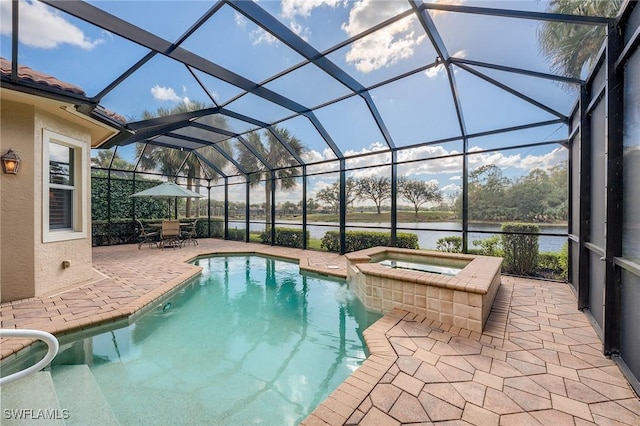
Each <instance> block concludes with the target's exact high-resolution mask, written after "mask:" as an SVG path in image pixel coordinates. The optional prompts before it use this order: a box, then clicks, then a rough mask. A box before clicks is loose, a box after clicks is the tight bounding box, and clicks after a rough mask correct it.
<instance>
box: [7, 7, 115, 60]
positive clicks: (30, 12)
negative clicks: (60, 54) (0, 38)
mask: <svg viewBox="0 0 640 426" xmlns="http://www.w3.org/2000/svg"><path fill="white" fill-rule="evenodd" d="M19 16H20V22H19V25H20V42H21V43H23V44H25V45H27V46H29V47H35V48H40V49H54V48H57V47H59V46H60V45H62V44H69V45H72V46H76V47H80V48H81V49H84V50H92V49H93V48H95V47H96V46H97V45H99V44H101V43H103V42H104V40H102V39H97V40H93V41H92V40H90V39H89V38H87V36H86V35H85V34H84V32H83V31H82V30H81V29H80V28H78V27H76V26H75V25H73V24H71V23H70V22H68V21H67V20H65V19H64V18H63V17H62V16H61V15H60V13H59V12H57V11H54V10H53V9H51V8H49V7H48V6H46V5H45V4H43V3H40V2H26V1H25V0H21V1H20V14H19ZM0 34H2V35H7V36H10V35H11V2H10V1H0Z"/></svg>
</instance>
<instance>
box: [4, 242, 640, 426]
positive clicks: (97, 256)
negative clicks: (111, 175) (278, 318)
mask: <svg viewBox="0 0 640 426" xmlns="http://www.w3.org/2000/svg"><path fill="white" fill-rule="evenodd" d="M199 242H200V245H199V246H198V247H189V248H183V249H176V250H164V251H163V252H161V251H159V250H153V249H148V250H137V249H136V246H134V247H133V249H132V248H131V247H128V246H112V247H105V248H95V249H94V257H93V259H94V267H95V268H96V271H97V272H98V273H99V272H100V271H102V272H105V271H106V272H107V273H106V274H105V275H104V276H103V277H102V278H99V279H97V280H95V281H92V283H88V284H83V285H81V286H79V288H78V289H66V290H65V291H64V292H65V293H66V292H69V293H74V292H75V293H83V294H85V296H83V297H86V298H94V300H97V299H95V298H96V297H97V296H96V294H97V293H99V291H102V292H103V293H108V292H109V290H110V291H112V292H113V291H116V289H117V290H120V289H121V288H124V289H128V288H131V287H132V286H133V288H134V289H137V290H138V291H141V290H140V289H138V288H137V286H138V285H139V286H141V287H144V285H146V286H147V287H149V288H151V287H150V286H153V288H152V290H149V291H143V292H139V293H136V297H135V300H130V301H129V302H127V303H121V304H119V305H117V304H115V303H114V304H113V305H114V306H115V307H114V306H108V307H107V308H108V309H109V311H107V310H106V309H105V312H101V311H100V309H99V308H94V311H93V313H92V314H90V315H89V316H83V314H80V315H78V316H77V317H74V316H73V315H71V314H70V313H68V312H65V311H63V308H62V307H61V306H57V305H55V304H54V303H53V302H52V299H56V298H57V299H60V297H57V296H56V295H51V296H43V297H41V298H32V299H28V300H24V301H20V302H16V303H9V304H6V303H5V304H2V305H0V319H1V320H2V327H3V328H11V327H21V326H24V325H26V326H29V328H39V329H45V330H59V331H58V332H54V334H56V335H60V334H61V333H64V330H69V329H71V328H75V329H76V330H80V329H82V328H83V327H82V324H85V326H84V327H85V328H87V327H91V326H92V324H96V323H97V324H103V325H104V324H107V325H108V324H112V323H116V322H117V321H122V318H123V317H124V318H125V321H128V319H129V317H131V316H132V315H141V314H142V313H141V312H140V311H141V310H142V309H143V308H144V307H146V306H151V307H153V306H157V305H155V303H157V301H158V300H161V299H159V297H160V296H162V295H165V294H167V293H168V292H171V291H176V289H179V288H180V287H181V284H183V283H185V282H187V281H188V280H189V279H190V278H191V277H193V276H194V275H196V274H197V273H198V272H199V270H200V269H199V268H198V267H197V266H195V265H192V264H188V263H185V262H188V261H189V260H193V259H195V258H197V257H198V256H202V255H209V254H212V255H216V254H243V253H246V254H257V255H266V256H272V257H278V258H283V259H288V260H293V261H296V260H297V261H298V262H299V267H300V269H301V271H302V270H304V271H308V272H314V273H319V274H322V275H327V276H335V277H338V278H345V276H346V259H345V257H344V256H340V255H337V254H331V253H323V252H313V251H311V252H310V251H303V250H299V249H290V248H282V247H273V246H262V245H260V244H251V243H235V242H231V241H221V240H213V239H212V240H210V241H209V240H208V239H205V240H199ZM145 260H147V261H146V262H145ZM145 263H149V265H145ZM140 265H141V266H140ZM145 268H146V269H145ZM132 270H133V272H132ZM153 274H155V275H153ZM167 274H169V275H167ZM107 275H110V276H107ZM96 283H97V284H96ZM132 283H133V284H132ZM516 284H517V285H516ZM520 287H522V288H523V289H522V290H517V289H518V288H520ZM568 288H569V286H567V285H566V284H559V283H550V282H545V281H540V280H527V279H519V278H518V279H515V278H513V277H506V279H505V280H503V282H502V284H501V285H500V289H499V290H498V295H497V296H496V301H495V302H494V305H493V309H492V311H491V315H490V318H489V321H488V326H487V327H486V328H485V330H483V332H482V333H478V332H472V331H470V330H467V329H462V328H460V327H456V326H451V325H448V324H444V323H439V322H437V321H432V320H429V319H427V318H425V317H422V316H419V315H416V314H412V313H408V312H405V311H403V310H399V309H396V310H394V311H392V312H390V313H389V314H387V315H385V316H384V317H383V318H381V319H380V320H378V321H377V322H376V323H374V324H373V325H372V326H370V327H369V328H367V329H366V330H365V331H364V333H363V334H364V339H365V342H366V344H367V347H368V349H369V351H370V356H369V357H368V358H367V359H366V360H365V361H364V362H363V363H362V365H361V366H360V367H359V368H357V369H356V370H355V371H354V372H353V373H352V374H351V375H350V376H349V377H348V378H347V379H346V380H345V381H344V382H343V383H342V384H341V385H340V386H338V388H336V390H334V391H333V392H332V393H331V394H330V395H329V397H327V398H326V399H325V400H324V401H323V402H321V403H320V405H319V406H318V407H316V409H315V410H314V411H313V412H312V413H310V414H309V416H307V417H306V418H305V419H304V420H303V421H302V424H305V425H312V424H322V425H325V424H336V425H337V424H359V423H362V424H366V423H367V422H368V423H369V424H397V420H395V419H393V418H392V417H390V416H388V415H387V414H389V415H395V414H394V413H390V412H389V408H390V405H389V406H388V407H386V408H385V407H383V406H380V405H379V402H380V401H379V400H378V401H376V398H374V396H376V395H377V397H378V398H379V397H380V395H381V394H380V389H381V388H383V389H388V386H395V388H396V390H397V389H402V392H403V396H404V395H405V394H406V392H409V393H412V392H413V393H414V395H415V389H414V384H415V383H416V380H418V379H419V378H418V376H417V375H416V377H412V376H413V375H414V373H413V372H411V371H409V370H407V369H406V368H405V367H406V365H407V364H406V362H407V361H408V360H409V358H416V359H417V360H418V361H422V362H423V364H422V365H423V366H425V367H428V368H431V367H434V365H435V362H436V360H437V359H438V357H442V356H444V355H446V353H445V352H441V351H433V352H432V351H430V350H429V349H428V348H426V349H422V347H419V348H418V349H417V350H416V349H415V348H413V349H411V350H409V349H407V348H408V346H402V345H405V343H401V342H400V340H402V341H407V342H409V341H410V340H411V338H412V337H411V336H416V338H417V339H418V340H421V341H423V342H424V341H425V340H429V339H430V340H432V343H433V342H435V345H436V347H434V349H438V348H439V349H442V348H446V346H442V345H445V344H446V343H444V340H446V339H453V340H455V339H458V340H457V341H456V344H460V342H462V341H463V340H464V342H466V343H467V344H470V345H474V346H477V348H476V349H477V350H478V351H480V350H481V353H482V355H473V356H481V357H484V358H485V359H490V358H493V362H494V364H496V363H499V364H498V365H497V366H498V367H500V369H498V371H494V369H493V368H492V369H491V371H488V370H487V371H486V372H485V371H480V370H476V373H475V374H474V375H473V378H472V380H471V381H469V382H462V383H461V384H466V385H473V386H485V385H487V386H488V387H491V386H492V385H495V383H494V382H500V384H501V383H504V385H505V389H506V384H507V382H508V381H510V382H513V383H512V384H516V381H517V380H520V378H511V379H510V378H502V377H501V376H500V374H501V371H500V370H501V369H503V368H504V367H506V364H505V363H504V362H505V358H506V361H508V362H509V361H511V359H510V354H516V353H524V354H532V352H530V351H528V350H527V349H526V348H528V347H529V346H530V345H535V343H533V342H531V341H530V340H527V339H531V338H533V335H531V336H532V337H528V338H525V337H526V335H528V332H526V331H521V330H519V329H518V327H523V326H526V327H527V328H528V329H533V330H537V331H532V332H531V333H537V334H536V337H535V339H537V340H543V341H544V342H543V343H544V344H543V343H539V344H538V347H544V349H540V350H543V351H547V352H549V351H552V352H553V353H555V354H556V357H557V356H558V355H557V354H561V355H563V354H564V356H565V357H568V356H571V359H572V360H574V361H575V362H578V361H580V360H583V359H584V360H591V361H592V362H593V364H592V365H593V366H594V367H591V366H589V368H587V367H586V366H585V367H580V366H577V367H575V366H574V365H572V364H568V365H566V364H565V363H564V362H562V357H561V360H560V364H562V365H558V364H559V363H558V361H557V360H556V361H553V362H552V361H550V360H548V361H545V362H543V364H544V365H546V366H547V368H548V370H547V376H553V377H556V378H557V380H562V379H563V378H564V380H565V381H566V380H571V382H572V383H578V384H579V383H580V382H578V381H577V380H581V381H583V382H587V384H589V383H590V382H589V380H591V381H592V382H593V381H594V379H593V377H596V376H594V375H596V374H598V376H597V377H596V378H597V379H602V378H605V379H606V380H609V381H615V383H616V384H617V385H618V386H616V392H623V393H622V394H619V395H618V394H616V395H613V396H608V397H607V398H606V400H605V402H602V403H599V402H596V403H591V404H585V403H584V402H580V401H579V400H576V399H571V398H567V395H566V393H565V394H564V395H556V394H553V393H552V395H551V398H550V399H549V398H547V404H549V406H553V407H552V408H553V410H543V411H535V410H534V411H528V410H526V409H524V410H523V412H518V413H514V414H501V415H496V414H494V413H495V408H493V409H492V407H491V406H484V407H482V405H483V404H482V403H481V402H480V403H479V406H477V405H474V404H475V403H474V402H473V401H471V400H469V401H467V403H466V405H465V408H464V412H462V411H461V412H460V413H459V417H458V418H459V419H461V420H465V421H467V422H471V423H475V424H484V423H477V422H475V421H474V420H477V419H484V418H485V417H478V416H480V415H482V416H489V417H491V419H495V420H496V423H495V424H496V425H497V424H498V422H497V418H498V417H499V419H500V423H502V421H503V420H504V421H505V424H508V423H509V421H512V422H516V423H513V424H522V422H525V421H534V420H535V419H534V417H536V416H537V415H538V414H540V415H543V414H544V415H545V416H550V415H564V416H567V415H572V416H574V418H576V419H577V418H578V417H580V413H578V416H577V417H576V413H575V412H574V409H575V408H581V409H584V410H585V411H584V412H585V413H586V414H585V415H587V417H590V416H591V413H592V412H593V413H594V417H595V415H596V411H597V415H598V416H603V415H605V417H607V416H608V417H611V418H614V417H615V415H620V413H622V411H624V410H625V409H626V410H627V411H624V412H625V413H626V414H627V415H629V410H633V415H635V416H636V417H634V418H636V419H640V400H638V398H637V396H635V395H634V394H633V392H632V390H631V389H630V386H629V385H628V382H627V381H626V380H624V378H623V376H622V375H621V374H620V373H619V369H618V367H617V365H616V363H615V362H614V361H613V360H610V359H606V358H605V357H603V356H602V342H601V340H600V339H599V338H598V336H597V335H596V333H595V332H594V329H593V326H592V325H591V324H590V323H589V321H588V320H587V319H586V316H585V314H584V313H581V312H579V311H577V309H576V307H575V297H574V295H573V293H571V291H569V290H568ZM516 292H517V294H516ZM512 293H513V296H512ZM555 296H558V297H560V296H562V297H566V300H564V299H562V297H560V299H561V300H559V301H557V302H554V303H555V304H550V303H551V300H552V298H553V297H555ZM115 297H117V296H115ZM79 299H80V298H79V297H78V298H77V299H76V301H77V300H79ZM536 299H537V302H536ZM67 300H70V298H67ZM116 300H117V299H116ZM141 301H146V305H144V306H143V307H139V308H138V309H133V308H134V306H136V305H139V303H140V302H141ZM154 302H155V303H154ZM97 304H98V302H96V305H94V306H97ZM530 306H533V307H535V306H540V307H542V309H543V311H544V312H542V314H540V315H539V316H536V317H533V319H536V318H537V319H539V320H540V321H541V323H540V324H537V323H534V322H532V321H531V320H530V319H529V318H531V315H532V314H533V313H534V312H537V311H531V310H530ZM26 308H29V309H26ZM55 309H58V310H59V312H58V314H57V316H56V315H49V312H50V311H52V310H55ZM87 309H89V308H87ZM132 309H133V311H132ZM35 311H38V312H42V313H46V314H47V316H46V318H44V317H43V316H42V315H41V317H39V318H36V317H35V315H29V316H27V315H22V316H18V313H29V312H35ZM96 311H97V313H96ZM547 311H548V312H547ZM116 312H117V314H116ZM14 313H15V314H16V315H15V318H14V316H13V314H14ZM125 313H128V316H124V315H125ZM512 317H513V318H512ZM58 318H61V321H63V322H66V323H67V327H63V326H61V325H60V323H59V322H57V321H56V320H57V319H58ZM118 318H120V319H118ZM554 318H555V319H554ZM407 326H410V328H411V330H413V332H409V329H407ZM416 327H420V333H415V330H416ZM565 327H567V328H565ZM564 330H575V331H573V332H572V334H571V336H573V337H575V338H579V339H580V341H577V342H574V343H573V346H571V345H572V343H570V342H569V341H556V339H555V336H558V337H561V338H563V339H568V335H567V336H566V337H565V336H564ZM576 333H578V334H576ZM547 335H548V337H545V336H547ZM396 336H401V337H396ZM422 336H429V337H428V338H425V337H422ZM451 336H454V337H451ZM455 336H459V337H455ZM460 339H463V340H460ZM4 340H5V339H3V342H2V343H3V345H2V352H3V354H4V353H5V352H6V351H9V350H10V351H11V353H12V354H15V353H16V352H17V350H16V349H15V348H16V345H5V344H4V343H5V342H4ZM11 340H22V339H11ZM512 340H513V341H512ZM474 342H475V343H474ZM514 342H517V343H518V344H519V345H524V346H522V347H520V346H518V345H516V344H515V343H514ZM29 343H30V342H27V344H29ZM21 345H22V346H21V347H22V348H23V347H24V346H25V344H24V343H22V344H21ZM465 347H466V346H465ZM413 351H415V353H414V354H413V355H412V354H411V353H412V352H413ZM570 353H571V354H573V355H569V354H570ZM527 356H530V355H527ZM577 357H579V358H580V359H578V358H577ZM3 358H5V357H4V356H3ZM565 359H566V358H565ZM516 361H517V360H516ZM580 362H582V361H580ZM565 365H566V366H565ZM398 367H400V372H398ZM532 367H533V366H532ZM447 368H449V367H447ZM574 368H575V369H574ZM596 370H597V371H596ZM418 371H420V370H418ZM405 372H406V374H405ZM614 373H615V375H614ZM524 375H525V377H526V374H524ZM611 376H614V377H611ZM567 377H570V378H569V379H568V378H567ZM489 379H491V381H489V382H487V380H489ZM522 380H524V378H523V379H522ZM602 380H604V379H602ZM390 381H392V383H390ZM452 382H456V380H453V381H451V380H447V381H446V383H449V386H450V384H451V383H452ZM387 383H389V384H387ZM594 383H600V382H598V381H596V382H594ZM453 384H454V385H456V384H457V383H453ZM421 386H424V389H426V388H427V386H428V385H425V384H424V383H423V384H422V385H421ZM612 386H613V385H611V383H602V384H599V385H598V389H600V388H602V389H604V390H606V389H608V388H611V387H612ZM500 389H502V387H500ZM500 389H498V391H500ZM523 390H526V389H523ZM422 392H423V394H424V392H425V390H423V391H422ZM383 393H384V392H383ZM569 396H570V395H569ZM391 398H392V400H391V401H390V402H389V400H387V399H385V401H386V402H385V403H384V404H383V405H385V406H386V405H387V404H388V403H390V404H392V405H394V407H395V405H396V404H400V402H401V401H396V403H394V402H393V397H391ZM614 400H616V401H620V404H625V407H626V408H624V407H622V405H619V404H618V405H616V407H615V409H611V410H608V411H607V412H606V413H605V412H603V411H602V410H601V409H600V405H602V406H603V407H604V405H605V404H611V403H613V402H614ZM446 401H448V399H445V402H446ZM372 402H373V407H372ZM443 403H444V402H443ZM356 404H357V405H356ZM398 409H400V408H398ZM492 410H493V411H494V413H491V411H492ZM536 418H537V417H536ZM544 418H545V419H547V420H548V419H549V418H548V417H544ZM590 418H591V417H590ZM374 420H375V421H374ZM415 421H418V419H417V418H415V419H414V418H412V419H411V421H410V422H415ZM372 422H373V423H372ZM518 422H520V423H518Z"/></svg>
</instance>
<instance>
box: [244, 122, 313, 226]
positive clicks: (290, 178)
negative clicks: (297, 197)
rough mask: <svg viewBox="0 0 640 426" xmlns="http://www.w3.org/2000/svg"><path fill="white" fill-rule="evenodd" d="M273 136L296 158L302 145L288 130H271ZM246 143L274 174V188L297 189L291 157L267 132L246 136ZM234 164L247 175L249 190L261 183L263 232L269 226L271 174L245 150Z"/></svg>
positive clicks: (276, 128) (296, 169)
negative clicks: (263, 205) (281, 141)
mask: <svg viewBox="0 0 640 426" xmlns="http://www.w3.org/2000/svg"><path fill="white" fill-rule="evenodd" d="M273 131H274V132H277V133H278V135H279V136H280V137H281V138H282V139H283V140H284V141H285V142H286V143H287V144H288V145H289V147H290V148H291V149H292V151H293V152H295V154H296V155H298V156H300V155H301V154H302V152H303V151H304V150H305V148H304V146H303V145H302V142H301V141H300V140H299V139H298V138H297V137H295V136H293V135H292V134H291V133H290V132H289V130H287V129H285V128H279V127H277V126H276V127H274V129H273ZM247 142H248V143H249V144H251V146H252V147H253V148H254V149H255V150H256V151H257V152H258V153H260V154H261V155H262V156H263V157H264V159H265V160H267V162H268V163H269V164H270V165H271V166H272V167H273V168H274V169H277V170H276V171H275V174H276V179H277V180H276V186H277V185H278V183H279V185H280V188H281V189H282V190H285V191H286V190H290V189H293V188H295V186H296V185H297V181H296V178H297V177H298V176H300V168H299V167H297V166H299V164H298V162H297V161H296V160H295V158H294V157H293V156H292V155H291V153H290V152H289V151H288V150H287V149H286V148H285V147H284V146H283V145H282V144H281V143H280V141H279V140H278V139H277V138H276V137H275V136H274V135H273V133H271V132H269V131H264V132H259V131H256V132H251V133H249V135H248V136H247ZM238 162H239V163H240V165H241V166H242V168H243V169H245V170H246V171H248V172H252V173H251V174H250V175H249V184H250V185H251V186H257V185H259V183H260V181H262V180H264V181H265V185H264V192H265V202H266V203H265V211H266V225H267V228H269V227H270V226H271V193H272V192H273V190H274V189H275V188H273V187H272V185H271V173H270V171H269V170H268V168H267V166H265V165H264V164H263V163H262V162H261V161H260V159H258V158H257V157H256V156H255V155H253V154H252V153H251V152H250V151H249V150H248V149H241V150H240V152H239V160H238Z"/></svg>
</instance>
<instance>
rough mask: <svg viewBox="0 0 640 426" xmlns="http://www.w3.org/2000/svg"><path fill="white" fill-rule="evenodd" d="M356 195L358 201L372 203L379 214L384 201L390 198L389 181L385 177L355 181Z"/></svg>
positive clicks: (371, 177)
mask: <svg viewBox="0 0 640 426" xmlns="http://www.w3.org/2000/svg"><path fill="white" fill-rule="evenodd" d="M356 193H357V194H358V198H360V199H369V200H371V201H373V203H374V204H375V205H376V208H377V209H378V214H380V206H381V205H382V203H383V202H384V200H388V199H390V198H391V179H390V178H388V177H386V176H378V177H376V176H368V177H363V178H360V179H358V180H357V181H356Z"/></svg>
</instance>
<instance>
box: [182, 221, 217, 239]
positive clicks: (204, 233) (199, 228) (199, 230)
mask: <svg viewBox="0 0 640 426" xmlns="http://www.w3.org/2000/svg"><path fill="white" fill-rule="evenodd" d="M185 220H186V219H185ZM196 236H197V237H198V238H206V237H208V236H209V221H207V219H198V223H197V225H196ZM211 238H224V222H223V221H221V220H220V219H211Z"/></svg>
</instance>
